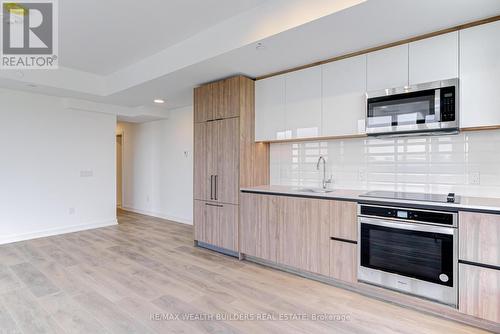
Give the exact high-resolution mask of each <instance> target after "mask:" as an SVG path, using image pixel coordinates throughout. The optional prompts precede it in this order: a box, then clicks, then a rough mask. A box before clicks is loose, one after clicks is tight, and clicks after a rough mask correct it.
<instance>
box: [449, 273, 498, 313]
mask: <svg viewBox="0 0 500 334" xmlns="http://www.w3.org/2000/svg"><path fill="white" fill-rule="evenodd" d="M459 280H460V284H459V301H458V305H459V310H460V312H462V313H465V314H468V315H472V316H474V317H478V318H481V319H486V320H490V321H494V322H498V323H500V270H496V269H491V268H484V267H479V266H474V265H468V264H463V263H460V264H459Z"/></svg>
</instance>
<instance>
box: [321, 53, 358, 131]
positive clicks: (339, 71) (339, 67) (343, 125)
mask: <svg viewBox="0 0 500 334" xmlns="http://www.w3.org/2000/svg"><path fill="white" fill-rule="evenodd" d="M322 67H323V127H322V130H323V131H322V135H323V136H345V135H355V134H360V133H364V132H365V113H366V94H365V93H366V55H362V56H357V57H353V58H347V59H344V60H340V61H335V62H332V63H329V64H325V65H323V66H322Z"/></svg>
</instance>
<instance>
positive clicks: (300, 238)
mask: <svg viewBox="0 0 500 334" xmlns="http://www.w3.org/2000/svg"><path fill="white" fill-rule="evenodd" d="M329 204H330V201H328V200H319V199H308V198H297V197H282V199H281V205H282V211H281V212H282V213H281V214H282V215H283V223H282V224H281V227H280V235H279V249H278V254H279V258H278V262H279V263H281V264H284V265H287V266H291V267H295V268H298V269H301V270H305V271H309V272H313V273H318V274H322V275H329V273H330V260H329V257H330V251H329V250H330V240H329V237H328V233H329V228H330V225H329V224H330V221H329Z"/></svg>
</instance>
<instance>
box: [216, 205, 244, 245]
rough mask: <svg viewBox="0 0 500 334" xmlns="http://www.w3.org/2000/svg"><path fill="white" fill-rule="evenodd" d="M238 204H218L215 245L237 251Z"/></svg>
mask: <svg viewBox="0 0 500 334" xmlns="http://www.w3.org/2000/svg"><path fill="white" fill-rule="evenodd" d="M238 208H239V207H238V205H230V204H220V206H219V207H218V210H219V222H218V226H217V229H218V231H217V243H216V246H218V247H221V248H225V249H228V250H232V251H235V252H237V251H238Z"/></svg>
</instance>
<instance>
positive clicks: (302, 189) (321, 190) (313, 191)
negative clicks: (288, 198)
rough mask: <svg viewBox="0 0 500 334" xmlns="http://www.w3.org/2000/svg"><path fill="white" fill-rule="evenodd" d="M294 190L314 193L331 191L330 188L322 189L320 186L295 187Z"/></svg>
mask: <svg viewBox="0 0 500 334" xmlns="http://www.w3.org/2000/svg"><path fill="white" fill-rule="evenodd" d="M295 190H297V191H301V192H307V193H316V194H327V193H331V192H333V190H332V189H322V188H296V189H295Z"/></svg>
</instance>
